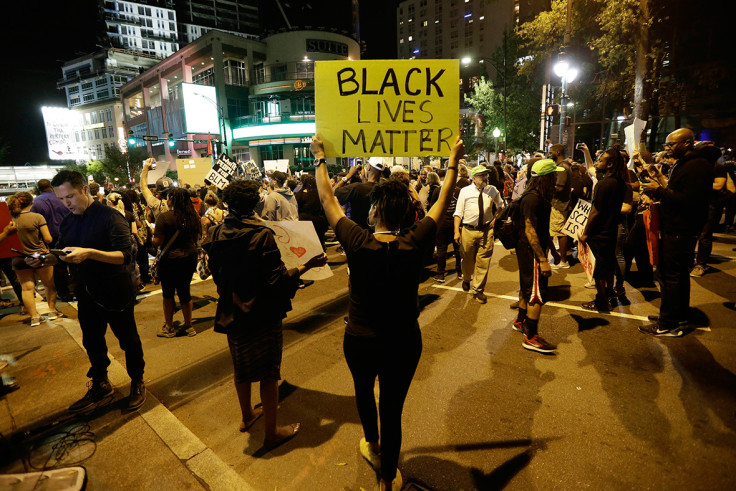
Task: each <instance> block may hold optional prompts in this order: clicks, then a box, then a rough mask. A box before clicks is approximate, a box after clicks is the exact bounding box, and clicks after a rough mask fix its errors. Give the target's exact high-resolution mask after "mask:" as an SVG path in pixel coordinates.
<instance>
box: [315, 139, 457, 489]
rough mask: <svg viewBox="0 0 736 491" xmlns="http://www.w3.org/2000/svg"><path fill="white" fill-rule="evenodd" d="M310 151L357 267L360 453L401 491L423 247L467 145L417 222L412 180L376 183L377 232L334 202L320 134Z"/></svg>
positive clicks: (386, 485)
mask: <svg viewBox="0 0 736 491" xmlns="http://www.w3.org/2000/svg"><path fill="white" fill-rule="evenodd" d="M311 151H312V154H313V155H314V156H315V158H316V159H317V160H316V161H315V166H316V171H315V178H316V180H317V190H318V192H319V197H320V201H321V202H322V207H323V208H324V210H325V214H326V215H327V220H328V222H329V223H330V226H331V227H332V228H333V230H334V231H335V236H336V237H337V239H338V240H339V241H340V244H341V245H342V247H343V248H344V249H345V253H346V255H347V258H348V266H349V268H350V283H349V286H350V308H349V315H348V323H347V327H346V329H345V339H344V342H343V351H344V353H345V360H346V361H347V363H348V368H349V369H350V373H351V374H352V376H353V383H354V386H355V402H356V404H357V406H358V415H359V416H360V421H361V423H362V425H363V433H364V435H365V437H364V438H363V439H362V440H361V441H360V445H359V449H360V453H361V454H362V455H363V457H364V458H365V459H366V460H367V461H368V462H369V463H370V464H371V465H372V466H373V467H374V468H375V469H376V470H379V469H380V475H381V480H380V486H381V489H382V490H384V489H389V490H390V489H401V483H402V479H401V474H400V473H399V472H398V469H397V464H398V460H399V452H400V450H401V413H402V411H403V407H404V401H405V399H406V395H407V393H408V392H409V386H410V385H411V381H412V378H413V377H414V372H415V370H416V368H417V365H418V363H419V357H420V356H421V353H422V335H421V332H420V330H419V323H418V322H417V320H418V318H419V302H418V290H419V282H420V276H421V272H422V270H423V266H424V263H423V258H424V251H425V250H426V248H427V247H432V246H433V245H434V241H435V234H436V232H437V227H438V223H441V220H442V218H443V217H444V215H445V209H446V208H447V206H448V204H449V202H450V196H451V195H452V191H453V190H454V188H455V179H456V178H457V166H458V158H459V156H462V155H463V154H464V152H465V148H464V147H463V143H462V140H460V139H458V140H457V142H455V145H454V146H453V148H452V151H451V155H450V161H449V166H448V168H447V174H446V175H445V182H444V184H443V186H442V191H441V192H440V196H439V198H437V201H436V202H435V204H434V206H432V208H431V209H430V210H429V211H428V212H427V215H426V216H425V217H424V218H423V219H421V220H419V221H418V222H417V223H414V217H415V213H414V207H413V206H412V200H411V197H410V196H409V188H408V186H407V185H406V184H404V183H403V182H401V181H398V180H393V179H389V180H387V181H383V182H380V183H378V184H376V185H375V186H374V187H373V190H372V191H371V194H370V198H369V200H370V204H371V206H370V211H369V213H368V223H369V225H370V226H371V227H372V228H373V232H371V231H370V230H366V229H364V228H362V227H360V226H359V225H358V224H356V223H355V222H353V221H352V220H350V219H349V218H347V217H346V216H345V214H344V213H343V211H342V209H341V208H340V205H339V203H338V202H337V201H336V200H335V196H334V194H333V192H332V187H331V186H330V180H329V177H328V175H327V169H326V166H325V165H324V162H325V160H324V157H325V153H324V147H323V145H322V141H321V140H320V139H319V137H318V136H317V135H315V136H314V138H313V139H312V145H311ZM386 291H391V292H392V302H391V309H390V310H388V309H385V308H381V303H380V302H378V301H377V300H378V299H380V297H381V295H382V294H383V293H384V292H386ZM376 378H378V384H379V386H380V393H381V395H380V400H379V401H378V406H379V407H378V414H377V412H376V401H375V396H374V392H373V389H374V385H375V381H376ZM378 417H380V420H381V432H380V435H379V431H378ZM379 436H380V442H379Z"/></svg>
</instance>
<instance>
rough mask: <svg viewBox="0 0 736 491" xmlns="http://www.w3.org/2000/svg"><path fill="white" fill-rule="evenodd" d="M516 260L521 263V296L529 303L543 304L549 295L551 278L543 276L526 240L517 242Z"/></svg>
mask: <svg viewBox="0 0 736 491" xmlns="http://www.w3.org/2000/svg"><path fill="white" fill-rule="evenodd" d="M516 261H517V262H518V263H519V290H520V292H521V293H520V295H521V298H523V299H524V300H526V302H527V303H528V304H529V305H534V304H543V303H544V299H545V298H546V297H547V283H548V280H549V278H548V277H546V276H542V270H541V268H540V267H539V261H537V258H536V256H535V255H534V251H532V247H531V246H530V245H529V242H527V241H526V240H519V242H518V243H517V244H516Z"/></svg>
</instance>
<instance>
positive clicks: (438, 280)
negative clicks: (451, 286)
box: [433, 273, 445, 283]
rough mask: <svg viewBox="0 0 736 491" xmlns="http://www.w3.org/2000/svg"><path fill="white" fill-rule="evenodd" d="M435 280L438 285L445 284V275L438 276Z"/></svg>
mask: <svg viewBox="0 0 736 491" xmlns="http://www.w3.org/2000/svg"><path fill="white" fill-rule="evenodd" d="M433 279H434V281H436V282H437V283H444V282H445V273H441V274H438V275H436V276H435V277H434V278H433Z"/></svg>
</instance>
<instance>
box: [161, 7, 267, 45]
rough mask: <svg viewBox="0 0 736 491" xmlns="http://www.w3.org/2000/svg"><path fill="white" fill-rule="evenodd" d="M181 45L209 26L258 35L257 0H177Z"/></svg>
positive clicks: (251, 35)
mask: <svg viewBox="0 0 736 491" xmlns="http://www.w3.org/2000/svg"><path fill="white" fill-rule="evenodd" d="M175 8H176V13H177V19H178V22H179V37H180V42H181V44H182V45H185V44H189V43H191V42H193V41H194V40H196V39H198V38H200V37H202V36H203V35H205V34H207V33H208V32H209V31H210V30H212V29H217V30H218V31H224V32H228V33H230V34H235V35H236V36H245V37H249V38H251V39H257V38H258V37H259V35H260V33H261V28H260V23H259V12H258V0H176V2H175Z"/></svg>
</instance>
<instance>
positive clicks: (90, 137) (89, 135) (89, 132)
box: [87, 130, 92, 141]
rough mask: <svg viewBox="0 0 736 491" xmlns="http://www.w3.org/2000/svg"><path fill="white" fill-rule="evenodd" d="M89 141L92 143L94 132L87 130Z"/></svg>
mask: <svg viewBox="0 0 736 491" xmlns="http://www.w3.org/2000/svg"><path fill="white" fill-rule="evenodd" d="M87 139H88V140H89V141H92V130H87Z"/></svg>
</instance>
